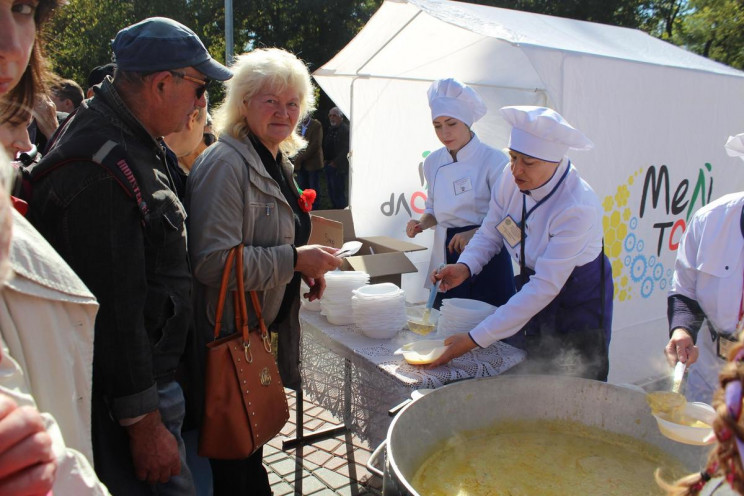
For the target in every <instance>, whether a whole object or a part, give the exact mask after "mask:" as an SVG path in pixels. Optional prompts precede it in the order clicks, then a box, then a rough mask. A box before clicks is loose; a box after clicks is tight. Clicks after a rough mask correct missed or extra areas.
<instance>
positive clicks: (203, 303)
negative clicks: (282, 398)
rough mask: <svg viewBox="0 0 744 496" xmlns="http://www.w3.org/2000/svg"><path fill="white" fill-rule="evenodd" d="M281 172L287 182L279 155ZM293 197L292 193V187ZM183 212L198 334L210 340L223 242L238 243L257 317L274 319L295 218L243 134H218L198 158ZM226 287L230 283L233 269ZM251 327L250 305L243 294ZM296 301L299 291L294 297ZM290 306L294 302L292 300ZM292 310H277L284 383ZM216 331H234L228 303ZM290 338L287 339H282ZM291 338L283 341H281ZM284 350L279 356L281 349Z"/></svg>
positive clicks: (294, 377)
mask: <svg viewBox="0 0 744 496" xmlns="http://www.w3.org/2000/svg"><path fill="white" fill-rule="evenodd" d="M282 172H283V173H284V177H285V178H286V180H287V181H288V183H289V184H293V179H292V164H291V163H290V162H289V161H288V160H287V159H286V158H285V159H284V160H283V163H282ZM298 197H299V194H298ZM186 208H187V211H188V214H189V217H188V229H189V231H188V232H189V253H190V257H191V263H192V270H193V274H194V316H195V321H196V335H197V339H199V338H201V339H204V340H205V341H204V342H208V341H211V339H212V335H213V329H214V320H215V311H216V306H217V299H218V296H219V287H220V279H221V276H222V270H223V267H224V264H225V259H226V257H227V253H228V252H229V250H230V249H231V248H232V247H234V246H236V245H237V244H239V243H241V242H242V243H243V244H245V250H244V253H243V256H244V264H245V265H244V273H243V278H244V281H245V287H246V290H255V291H257V292H258V296H259V300H260V301H261V305H262V310H263V315H264V320H265V321H266V325H267V326H271V325H272V324H273V323H274V321H275V320H276V319H277V317H278V316H277V313H278V311H279V307H280V305H281V302H282V298H283V295H284V291H285V286H286V285H287V283H289V281H290V280H291V279H292V276H293V275H294V253H293V250H292V246H291V245H292V244H293V242H294V238H295V222H294V214H293V211H292V208H291V207H290V206H289V204H288V203H287V201H286V200H285V198H284V195H283V194H282V192H281V190H280V188H279V185H278V184H277V183H276V181H274V179H272V178H271V176H269V174H268V172H266V170H265V168H264V166H263V164H262V163H261V159H260V157H259V156H258V153H257V152H256V150H255V149H254V147H253V145H252V144H251V143H250V140H249V139H248V138H245V139H243V140H238V139H236V138H233V137H231V136H227V135H223V136H220V139H219V140H218V141H217V143H215V144H214V145H212V146H211V147H209V148H207V149H206V150H205V151H204V153H202V155H201V156H200V157H199V158H198V159H197V161H196V163H195V164H194V167H193V169H192V170H191V174H190V175H189V179H188V183H187V188H186ZM229 284H230V286H229V287H230V289H234V288H235V279H234V277H231V278H230V282H229ZM246 301H247V303H248V313H249V319H250V320H251V327H254V326H255V325H256V319H255V313H254V311H253V307H252V306H251V303H250V296H249V295H246ZM297 303H299V299H298V302H297ZM293 307H296V305H293ZM290 313H292V314H294V315H287V316H279V317H280V318H281V320H282V321H283V324H282V327H283V328H286V329H287V332H286V333H285V334H292V336H286V335H285V336H282V335H281V334H282V333H280V346H279V347H280V350H279V351H280V360H279V365H280V372H282V378H283V380H284V382H285V385H287V386H289V387H291V386H292V385H293V384H292V383H294V382H295V381H298V377H299V376H298V371H297V364H298V362H299V325H295V324H296V322H295V321H296V320H297V317H296V308H293V309H292V312H290ZM222 322H223V335H224V334H229V333H232V332H234V331H235V329H234V327H235V325H234V319H233V309H232V304H229V303H228V304H226V305H225V312H224V314H223V318H222ZM287 339H289V341H287ZM283 343H290V346H282V345H283ZM282 355H283V356H282Z"/></svg>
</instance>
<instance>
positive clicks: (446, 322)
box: [437, 298, 496, 338]
mask: <svg viewBox="0 0 744 496" xmlns="http://www.w3.org/2000/svg"><path fill="white" fill-rule="evenodd" d="M494 310H496V307H495V306H494V305H490V304H488V303H486V302H483V301H478V300H470V299H467V298H447V299H445V300H442V307H441V308H440V309H439V322H438V323H437V336H439V337H442V338H445V337H448V336H451V335H453V334H457V333H460V332H470V331H471V330H472V329H473V328H474V327H475V326H477V325H478V324H480V323H481V322H482V321H483V320H484V319H485V318H486V317H488V316H489V315H491V314H492V313H493V311H494Z"/></svg>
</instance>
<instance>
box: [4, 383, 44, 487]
mask: <svg viewBox="0 0 744 496" xmlns="http://www.w3.org/2000/svg"><path fill="white" fill-rule="evenodd" d="M56 471H57V460H56V459H55V458H54V452H53V450H52V438H51V436H50V435H49V433H48V432H47V430H46V428H45V427H44V421H43V420H42V417H41V414H40V413H39V411H38V410H37V409H36V408H33V407H30V406H22V407H19V406H18V405H16V402H15V401H13V399H12V398H10V397H9V396H6V395H4V394H0V494H4V495H9V496H13V495H16V494H17V495H24V496H33V495H39V496H42V495H45V494H47V493H48V492H49V491H50V490H51V489H52V485H53V484H54V474H55V472H56Z"/></svg>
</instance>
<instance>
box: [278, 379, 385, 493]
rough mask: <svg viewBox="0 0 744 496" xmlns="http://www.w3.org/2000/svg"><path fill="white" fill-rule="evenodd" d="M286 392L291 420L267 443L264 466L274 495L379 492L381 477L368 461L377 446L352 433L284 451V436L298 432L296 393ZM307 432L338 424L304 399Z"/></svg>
mask: <svg viewBox="0 0 744 496" xmlns="http://www.w3.org/2000/svg"><path fill="white" fill-rule="evenodd" d="M286 391H287V396H288V398H287V399H288V401H289V405H290V414H289V422H287V425H286V426H284V429H282V436H277V437H276V438H274V439H273V440H272V441H270V442H269V443H268V444H267V445H266V446H264V465H266V468H267V469H268V472H269V480H270V481H271V489H272V490H273V492H274V495H275V496H284V495H290V494H291V495H311V494H312V495H318V496H321V495H325V494H328V495H344V496H348V495H380V494H381V489H382V480H381V479H380V478H379V477H377V476H376V475H374V474H371V473H370V472H369V471H368V470H367V468H366V463H367V460H368V459H369V456H370V454H371V453H372V450H373V449H374V448H375V446H369V444H368V443H366V442H365V441H362V440H361V439H359V438H358V437H357V436H354V435H351V434H350V433H345V434H339V435H338V436H337V437H334V438H329V439H325V440H322V441H316V442H315V443H313V444H308V445H305V446H301V447H298V448H293V449H290V450H282V439H283V437H284V436H294V434H295V429H296V425H295V419H296V416H295V403H296V401H295V400H296V398H295V393H294V391H291V390H289V389H287V390H286ZM304 411H305V422H304V430H305V432H304V433H305V435H307V434H309V433H311V432H313V431H316V430H318V429H323V428H325V427H331V426H333V425H335V424H339V423H340V422H341V421H340V420H339V419H337V418H335V417H333V415H331V414H330V413H329V412H328V411H326V410H324V409H323V408H321V407H319V406H317V405H315V404H314V403H312V402H311V401H310V400H309V399H308V398H307V397H305V400H304Z"/></svg>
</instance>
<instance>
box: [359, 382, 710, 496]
mask: <svg viewBox="0 0 744 496" xmlns="http://www.w3.org/2000/svg"><path fill="white" fill-rule="evenodd" d="M516 419H522V420H531V419H568V420H574V421H578V422H582V423H584V424H586V425H589V426H594V427H599V428H602V429H606V430H608V431H612V432H616V433H620V434H626V435H629V436H632V437H634V438H638V439H642V440H644V441H646V442H648V443H651V444H653V445H656V446H658V447H659V448H661V449H662V450H663V451H665V452H667V453H670V454H672V455H673V456H676V457H677V458H679V459H680V460H681V461H682V462H683V463H684V464H685V465H686V466H687V468H689V470H690V472H694V471H697V470H700V467H702V466H703V463H704V459H705V456H706V454H707V451H708V448H707V447H698V446H688V445H684V444H680V443H676V442H674V441H670V440H669V439H667V438H665V437H663V436H662V435H661V434H660V433H659V430H658V427H657V426H656V421H655V420H654V418H653V417H652V416H651V414H650V412H649V408H648V406H647V405H646V401H645V396H644V394H643V393H641V392H639V391H634V390H632V389H628V388H624V387H620V386H613V385H611V384H606V383H603V382H598V381H591V380H587V379H579V378H574V377H553V376H538V375H535V376H504V377H493V378H485V379H474V380H469V381H463V382H458V383H455V384H450V385H449V386H445V387H443V388H440V389H437V390H435V391H432V392H431V393H430V394H427V395H426V396H423V397H422V398H419V399H418V400H416V401H414V402H412V403H410V404H409V405H408V406H407V407H406V408H405V409H404V410H402V411H401V412H400V413H399V414H398V416H397V417H396V418H395V419H394V420H393V422H392V424H391V425H390V428H389V429H388V435H387V439H386V441H385V442H384V443H383V444H386V445H387V446H386V450H387V451H386V454H385V468H384V481H383V491H382V492H383V495H385V496H389V495H396V494H405V495H417V494H418V493H417V492H416V491H415V490H414V489H413V488H412V487H411V485H410V481H411V480H412V479H413V476H414V474H415V473H416V470H417V469H418V468H419V466H420V464H421V463H423V461H424V460H425V458H426V457H427V456H428V455H429V454H431V453H432V451H433V449H434V448H435V447H436V445H437V444H438V443H439V442H440V441H443V440H445V439H449V438H450V437H451V436H452V435H453V434H455V433H456V432H459V431H463V430H473V429H485V428H488V427H490V426H492V425H493V424H494V423H495V422H496V421H498V420H516ZM373 458H374V457H373Z"/></svg>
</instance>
